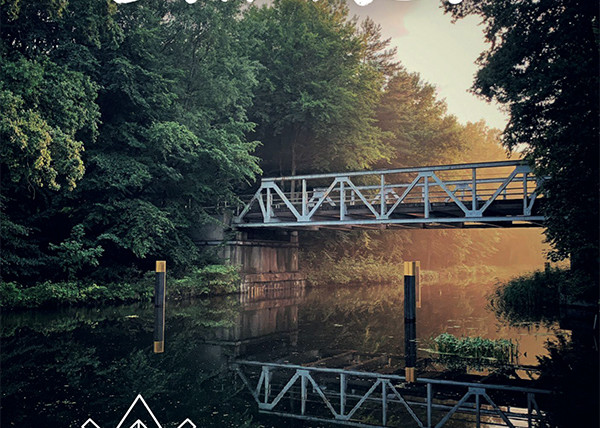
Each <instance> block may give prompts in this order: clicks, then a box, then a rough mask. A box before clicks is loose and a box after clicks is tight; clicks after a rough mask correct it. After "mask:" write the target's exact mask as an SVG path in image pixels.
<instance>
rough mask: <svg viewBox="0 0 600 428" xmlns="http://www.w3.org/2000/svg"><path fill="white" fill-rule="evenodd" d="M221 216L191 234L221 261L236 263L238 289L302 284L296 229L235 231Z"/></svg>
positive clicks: (273, 287)
mask: <svg viewBox="0 0 600 428" xmlns="http://www.w3.org/2000/svg"><path fill="white" fill-rule="evenodd" d="M229 224H230V218H229V217H227V216H222V217H220V218H218V219H216V221H215V223H213V224H209V225H204V226H202V227H201V228H199V229H198V230H197V231H196V233H195V234H194V235H193V238H194V240H195V242H196V243H197V244H198V245H199V246H201V247H205V248H210V249H213V250H214V251H215V252H216V254H217V255H218V257H219V258H220V259H221V261H222V262H223V263H229V264H233V265H237V266H240V268H241V273H242V287H241V291H242V292H249V291H250V290H251V289H252V288H253V287H261V288H268V289H273V290H277V289H281V288H287V287H304V285H305V281H306V276H305V275H304V274H301V273H300V272H299V271H298V233H297V232H294V231H287V230H281V231H280V230H249V231H239V230H238V231H235V230H231V229H230V228H229V227H228V225H229Z"/></svg>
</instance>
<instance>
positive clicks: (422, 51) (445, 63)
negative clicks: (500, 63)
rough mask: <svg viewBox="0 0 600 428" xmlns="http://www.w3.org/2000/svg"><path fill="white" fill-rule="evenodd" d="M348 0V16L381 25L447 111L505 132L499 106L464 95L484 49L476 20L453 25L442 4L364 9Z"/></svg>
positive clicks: (377, 1)
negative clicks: (432, 86) (435, 93)
mask: <svg viewBox="0 0 600 428" xmlns="http://www.w3.org/2000/svg"><path fill="white" fill-rule="evenodd" d="M347 1H348V5H349V6H350V11H351V14H355V15H358V16H360V17H366V16H370V17H371V18H372V19H373V20H374V21H375V22H377V23H378V24H381V26H382V30H383V36H384V37H385V38H388V37H391V38H392V45H393V46H396V47H397V48H398V58H399V59H400V60H401V61H402V63H403V64H404V66H405V67H406V68H407V69H408V70H409V71H416V72H418V73H419V74H421V77H422V78H423V79H424V80H426V81H428V82H429V83H431V84H433V85H435V86H436V87H437V89H438V95H439V97H440V98H444V99H445V100H446V102H447V104H448V111H449V113H452V114H454V115H456V116H457V117H458V118H459V120H460V121H461V122H463V123H465V122H466V121H471V122H476V121H478V120H480V119H485V121H486V122H487V123H488V125H490V126H493V127H496V128H500V129H503V128H504V126H505V125H506V120H507V117H506V115H505V114H503V113H502V112H501V111H500V109H499V107H498V106H497V105H493V104H489V103H487V102H485V101H484V100H483V99H481V98H479V97H476V96H475V95H473V94H471V93H469V92H468V89H469V88H470V87H471V85H472V83H473V76H474V75H475V72H476V71H477V66H476V65H475V60H476V59H477V57H478V56H479V54H480V52H482V51H483V50H485V49H486V44H485V42H484V40H483V33H482V27H481V26H478V23H479V19H478V18H474V17H469V18H466V19H463V20H460V21H458V22H457V23H456V24H452V23H451V21H450V16H449V15H444V14H443V11H442V9H440V4H441V3H440V0H409V1H397V0H374V1H373V2H372V3H371V4H369V5H366V6H362V7H361V6H358V5H357V4H356V3H355V2H354V1H353V0H347ZM444 1H445V0H444Z"/></svg>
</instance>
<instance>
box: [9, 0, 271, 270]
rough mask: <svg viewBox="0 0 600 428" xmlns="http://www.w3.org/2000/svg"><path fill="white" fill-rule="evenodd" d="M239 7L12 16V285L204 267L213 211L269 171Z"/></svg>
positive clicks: (59, 7)
mask: <svg viewBox="0 0 600 428" xmlns="http://www.w3.org/2000/svg"><path fill="white" fill-rule="evenodd" d="M240 5H241V2H229V3H223V2H219V1H213V2H202V3H199V4H197V5H194V6H190V5H188V4H185V3H183V2H164V1H154V2H144V3H143V4H142V3H140V4H135V5H122V6H118V7H117V6H116V5H115V4H114V3H113V2H109V1H106V2H97V1H88V0H74V1H70V2H61V3H56V4H55V3H49V4H48V5H47V9H44V8H43V7H41V6H40V5H38V4H31V3H26V4H22V3H19V2H9V3H8V4H7V7H4V6H3V8H2V15H3V16H2V21H3V22H5V23H6V24H5V27H3V32H2V41H1V43H2V44H1V49H2V67H1V73H2V75H1V82H2V83H1V85H2V86H1V87H0V90H1V95H0V96H1V97H2V100H3V102H2V103H1V104H2V109H3V111H2V123H1V127H0V132H2V190H3V192H2V194H3V196H2V198H3V199H2V201H1V202H2V209H3V216H2V236H3V241H4V242H3V243H4V248H3V254H2V257H3V277H4V278H5V279H14V278H18V279H20V280H28V279H40V276H42V277H44V278H57V277H60V276H67V275H68V276H73V275H75V274H77V273H85V272H86V269H87V270H88V272H89V269H90V268H92V267H94V268H95V269H94V271H95V274H96V275H101V274H102V273H108V272H109V270H112V271H113V272H112V273H113V274H119V273H121V270H122V269H130V268H131V267H134V266H141V265H140V263H143V260H145V259H147V258H149V257H152V256H154V257H161V258H166V259H167V260H169V261H171V262H173V264H172V266H185V265H186V264H189V263H190V262H192V261H194V260H197V258H198V251H197V249H196V247H195V245H194V244H193V242H192V241H191V239H190V237H189V232H190V229H191V228H193V227H194V226H196V225H197V224H198V223H200V222H202V221H203V218H204V217H205V216H206V215H205V207H207V206H210V205H216V204H217V203H220V202H223V201H231V200H233V199H234V198H235V192H234V190H235V188H236V186H237V185H239V184H240V183H243V182H248V181H250V180H252V179H253V178H254V175H255V174H256V173H258V172H259V171H260V170H259V168H258V164H257V158H255V157H254V156H253V155H252V152H253V151H254V149H255V147H256V145H257V143H256V142H253V141H250V140H249V139H248V138H246V135H247V133H249V132H250V131H251V129H252V126H253V125H252V124H251V123H250V122H249V121H248V119H247V117H246V110H247V108H248V107H249V106H250V105H251V100H252V96H253V88H254V86H255V84H256V79H255V75H254V70H255V65H254V64H253V63H252V62H251V61H250V60H248V59H245V57H244V55H243V53H242V50H241V49H242V46H241V45H240V44H239V43H237V40H238V38H239V34H238V26H237V15H238V13H239V7H240ZM84 171H85V174H84ZM99 260H101V262H99ZM96 266H98V267H97V268H96Z"/></svg>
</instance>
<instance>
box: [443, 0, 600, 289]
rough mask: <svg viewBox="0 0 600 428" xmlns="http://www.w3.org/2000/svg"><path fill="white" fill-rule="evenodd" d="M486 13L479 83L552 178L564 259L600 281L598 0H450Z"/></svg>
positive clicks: (515, 140)
mask: <svg viewBox="0 0 600 428" xmlns="http://www.w3.org/2000/svg"><path fill="white" fill-rule="evenodd" d="M445 7H446V10H447V11H448V12H449V13H451V14H452V16H453V17H454V19H460V18H462V17H464V16H467V15H477V16H479V17H481V19H482V21H483V25H484V33H485V37H486V39H487V41H488V42H489V43H490V45H489V46H490V47H489V49H487V50H486V51H484V52H482V53H481V55H480V57H479V60H478V63H479V66H480V69H479V71H478V73H477V75H476V77H475V82H474V84H473V91H474V92H475V93H477V94H479V95H481V96H482V97H484V98H486V99H488V100H496V101H498V102H500V103H501V104H503V105H505V106H506V107H507V109H508V111H509V112H510V121H509V124H508V126H507V127H506V129H505V130H504V133H503V136H502V138H503V142H504V144H505V146H506V147H508V148H509V149H515V148H520V147H524V148H525V153H526V155H527V157H528V158H529V160H530V161H531V164H532V165H533V166H534V168H535V170H536V173H537V174H538V175H539V176H548V177H549V179H548V180H547V181H545V183H544V185H543V191H544V193H545V195H546V197H547V198H546V203H545V206H544V210H545V214H546V217H547V223H546V225H547V229H546V236H547V239H548V241H549V242H550V243H551V244H552V246H553V248H554V251H553V252H552V254H551V255H552V257H553V258H554V259H563V258H566V257H570V258H571V261H572V264H573V267H575V268H577V269H579V270H584V271H587V272H589V273H590V275H591V279H592V280H595V281H597V279H598V236H599V227H598V221H599V214H598V189H599V182H598V159H599V152H598V146H599V145H598V136H599V129H598V123H599V117H600V116H599V110H598V104H599V92H598V90H599V86H598V85H599V81H598V78H599V73H598V70H599V69H600V68H599V67H600V65H599V43H598V25H599V21H598V13H599V12H598V5H597V4H596V3H595V2H592V1H587V0H552V1H538V2H532V1H528V0H510V1H502V2H499V1H494V0H478V1H465V2H462V3H460V4H458V5H446V6H445Z"/></svg>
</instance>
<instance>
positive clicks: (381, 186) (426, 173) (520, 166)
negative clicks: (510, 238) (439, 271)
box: [234, 161, 544, 229]
mask: <svg viewBox="0 0 600 428" xmlns="http://www.w3.org/2000/svg"><path fill="white" fill-rule="evenodd" d="M542 180H543V179H542V178H540V177H536V176H534V175H533V173H532V171H531V168H530V167H529V166H528V165H527V164H526V163H525V162H523V161H501V162H486V163H472V164H460V165H439V166H429V167H416V168H400V169H389V170H379V171H359V172H347V173H332V174H312V175H298V176H290V177H275V178H263V179H262V181H261V184H260V187H259V189H258V190H257V191H256V193H255V194H254V196H252V198H251V199H250V200H249V201H248V202H247V203H245V205H244V206H243V208H240V211H238V215H237V216H235V217H234V225H235V226H236V227H237V228H265V227H266V228H288V229H293V228H304V229H311V228H313V229H319V228H330V229H351V228H371V229H384V228H485V227H540V226H542V225H543V222H544V216H543V215H541V211H540V207H541V204H543V197H541V195H540V185H541V183H542Z"/></svg>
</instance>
